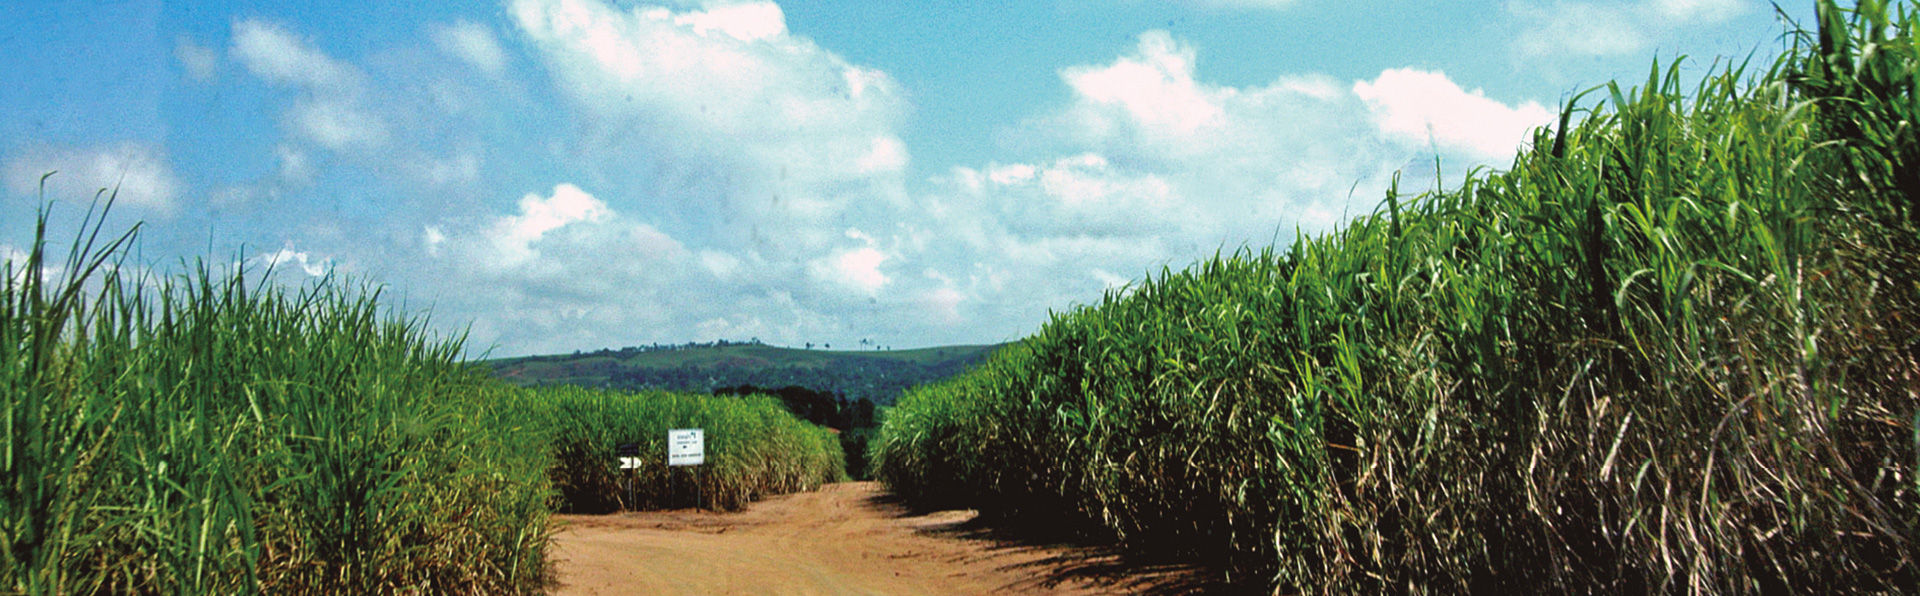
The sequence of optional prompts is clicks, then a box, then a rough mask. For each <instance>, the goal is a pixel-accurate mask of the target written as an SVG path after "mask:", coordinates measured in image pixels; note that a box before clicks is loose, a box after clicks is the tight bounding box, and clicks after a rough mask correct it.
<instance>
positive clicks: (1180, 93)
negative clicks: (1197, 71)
mask: <svg viewBox="0 0 1920 596" xmlns="http://www.w3.org/2000/svg"><path fill="white" fill-rule="evenodd" d="M1193 60H1194V52H1193V49H1192V48H1187V47H1183V46H1180V45H1178V44H1176V43H1174V41H1173V36H1171V35H1168V34H1167V33H1166V32H1164V31H1150V32H1148V33H1146V34H1144V35H1141V36H1140V48H1139V54H1138V55H1136V56H1130V57H1125V58H1121V59H1120V60H1119V61H1117V62H1115V63H1113V64H1111V65H1108V66H1104V67H1098V68H1089V67H1079V68H1071V69H1067V70H1066V72H1065V73H1063V74H1062V75H1061V76H1062V78H1065V79H1066V81H1067V84H1068V85H1069V86H1071V87H1073V90H1074V92H1075V93H1076V94H1077V95H1078V96H1079V97H1080V98H1081V99H1082V100H1084V101H1090V102H1093V103H1096V104H1104V105H1117V106H1120V107H1122V108H1124V109H1125V110H1126V112H1127V114H1128V115H1129V116H1131V117H1132V119H1133V120H1134V121H1136V122H1137V123H1139V124H1140V125H1142V126H1143V127H1145V128H1147V129H1149V130H1153V131H1156V132H1159V133H1162V134H1169V135H1190V134H1193V133H1194V132H1195V131H1197V130H1199V129H1200V128H1201V127H1203V126H1208V125H1216V126H1217V125H1219V124H1220V118H1221V116H1222V112H1221V107H1220V106H1219V105H1218V104H1217V103H1216V98H1210V97H1207V96H1206V94H1204V93H1203V92H1202V91H1201V90H1200V88H1199V86H1198V85H1196V84H1195V82H1194V80H1193Z"/></svg>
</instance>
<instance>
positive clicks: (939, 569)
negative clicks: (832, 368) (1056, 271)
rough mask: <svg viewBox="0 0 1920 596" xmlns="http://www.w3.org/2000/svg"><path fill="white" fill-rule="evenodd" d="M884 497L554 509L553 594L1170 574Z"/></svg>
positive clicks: (892, 590) (835, 489)
mask: <svg viewBox="0 0 1920 596" xmlns="http://www.w3.org/2000/svg"><path fill="white" fill-rule="evenodd" d="M882 497H883V495H882V493H881V489H880V488H879V487H878V485H876V484H874V483H871V482H850V483H842V484H833V485H828V486H826V487H824V488H822V489H821V490H819V491H818V492H811V493H802V494H795V495H786V496H781V497H775V498H772V499H768V500H766V501H762V502H759V503H755V504H754V505H753V506H752V507H750V508H749V509H748V510H747V511H744V512H740V513H712V512H704V511H661V512H644V513H623V514H615V515H604V516H560V520H561V523H562V529H561V531H560V532H559V534H557V535H556V536H555V537H554V542H555V548H554V555H553V558H554V563H555V567H556V568H557V571H558V576H559V577H558V580H559V582H560V585H559V587H558V588H557V589H556V590H555V591H554V593H555V594H558V595H560V596H625V595H640V594H647V595H653V594H662V595H665V594H700V595H720V594H742V595H747V594H751V595H755V596H758V595H770V594H779V595H788V594H790V595H802V594H808V595H810V594H886V595H910V594H1057V595H1069V594H1075V595H1077V594H1113V593H1129V592H1134V591H1142V590H1144V591H1154V592H1161V591H1167V590H1168V589H1169V588H1170V586H1167V585H1165V582H1164V581H1163V580H1165V579H1166V578H1168V577H1173V576H1174V575H1176V574H1177V571H1169V570H1161V571H1158V572H1154V573H1138V572H1128V573H1125V574H1121V575H1117V574H1115V573H1113V572H1112V571H1111V570H1112V569H1117V568H1120V567H1121V566H1120V565H1119V564H1118V563H1117V558H1116V557H1114V556H1111V555H1105V554H1101V553H1099V552H1096V551H1094V550H1092V549H1089V548H1087V547H1069V546H1052V545H1048V546H1035V545H1031V544H1022V543H1014V542H1008V541H1004V540H997V539H991V538H982V537H979V533H978V532H969V531H967V529H966V527H965V524H966V522H968V521H970V520H972V518H973V516H974V514H973V513H972V512H968V511H943V512H937V513H932V514H925V515H917V514H913V513H910V512H907V511H906V510H905V509H903V508H901V507H899V506H898V505H894V504H892V503H891V502H889V501H887V500H886V499H884V498H882ZM1156 574H1157V575H1156ZM1156 587H1157V588H1158V589H1156ZM1176 589H1177V588H1176Z"/></svg>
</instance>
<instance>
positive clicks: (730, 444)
mask: <svg viewBox="0 0 1920 596" xmlns="http://www.w3.org/2000/svg"><path fill="white" fill-rule="evenodd" d="M522 395H523V396H525V400H526V401H525V402H523V403H522V404H520V405H519V406H518V407H517V409H519V410H520V411H521V412H523V413H525V414H526V415H530V416H533V417H539V418H543V419H544V422H543V423H544V424H547V425H549V427H550V428H549V430H547V431H545V432H544V434H546V435H547V436H550V437H551V441H552V443H551V450H552V453H553V454H554V458H555V462H554V467H553V468H552V471H551V476H552V478H553V481H554V486H555V488H556V489H558V490H559V492H560V495H561V497H562V500H563V505H562V507H563V508H564V509H567V510H572V511H587V512H605V511H613V510H619V509H628V510H635V509H661V508H673V507H686V506H696V505H697V506H699V507H704V508H708V509H721V510H737V509H740V508H742V507H745V506H746V505H747V503H750V502H752V501H753V500H755V499H758V498H760V497H763V496H767V495H774V494H781V493H788V492H794V491H802V490H812V489H814V488H817V487H819V485H820V484H822V483H826V482H834V481H837V480H842V479H845V477H846V469H845V465H846V464H845V460H844V459H843V457H842V455H841V450H840V444H839V441H838V440H837V439H836V438H834V436H833V433H831V432H829V431H828V430H827V429H825V428H822V427H818V426H814V425H811V424H807V423H806V422H803V421H801V420H800V419H798V418H795V417H794V416H793V415H792V414H790V413H788V412H787V410H786V409H785V408H784V407H782V406H781V405H780V402H779V401H777V400H775V399H773V398H771V397H767V396H764V395H756V396H751V397H710V396H702V395H686V394H675V393H667V392H664V391H652V392H644V393H626V392H616V391H605V390H595V389H581V388H577V387H565V386H561V387H546V388H540V389H535V390H529V391H526V392H524V393H523V394H522ZM674 428H701V429H705V431H706V432H705V436H706V452H705V454H706V463H705V464H702V465H701V466H700V467H699V469H697V470H696V469H689V468H678V469H675V468H669V467H667V465H666V453H667V447H666V436H667V430H668V429H674ZM623 444H633V445H635V446H636V447H637V448H638V451H637V453H638V456H639V457H640V458H641V460H642V461H643V462H644V464H645V465H644V466H642V467H640V468H637V469H633V470H622V469H620V468H619V460H618V458H617V454H616V450H617V449H618V448H619V446H621V445H623ZM629 489H631V494H629ZM696 498H697V499H698V500H697V501H696Z"/></svg>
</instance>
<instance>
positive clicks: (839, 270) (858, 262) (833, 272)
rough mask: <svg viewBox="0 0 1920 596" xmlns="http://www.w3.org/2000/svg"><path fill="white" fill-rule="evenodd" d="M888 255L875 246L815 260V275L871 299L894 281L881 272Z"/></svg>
mask: <svg viewBox="0 0 1920 596" xmlns="http://www.w3.org/2000/svg"><path fill="white" fill-rule="evenodd" d="M886 260H887V255H886V253H883V252H880V250H879V249H877V248H874V247H871V246H863V247H860V248H853V249H847V250H843V251H840V252H837V253H834V254H833V255H832V256H829V257H826V258H823V259H820V260H818V261H815V262H814V264H813V273H814V275H815V276H818V277H819V278H820V279H822V280H824V281H827V282H830V283H835V284H840V285H844V286H846V287H849V288H852V289H854V290H858V291H860V292H863V293H865V294H867V295H869V296H873V295H877V294H879V293H880V289H881V288H883V287H886V285H887V282H889V281H892V280H891V278H888V277H887V274H886V273H883V272H881V271H880V264H881V263H884V262H886Z"/></svg>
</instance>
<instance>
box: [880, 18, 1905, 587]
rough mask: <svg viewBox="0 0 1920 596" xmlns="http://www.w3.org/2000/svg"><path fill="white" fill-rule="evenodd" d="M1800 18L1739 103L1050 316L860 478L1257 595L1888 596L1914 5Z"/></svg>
mask: <svg viewBox="0 0 1920 596" xmlns="http://www.w3.org/2000/svg"><path fill="white" fill-rule="evenodd" d="M1818 7H1819V10H1818V14H1819V15H1820V22H1819V23H1818V30H1817V31H1815V32H1801V33H1798V34H1796V36H1795V38H1794V39H1795V40H1797V41H1796V43H1795V44H1794V46H1793V48H1792V49H1790V50H1789V51H1788V52H1787V53H1786V54H1785V55H1783V56H1781V57H1780V58H1779V59H1778V60H1777V61H1775V62H1773V63H1772V64H1771V65H1767V66H1766V67H1765V70H1764V71H1758V70H1754V69H1753V67H1752V65H1751V63H1742V64H1733V65H1721V66H1716V67H1715V69H1714V72H1715V73H1716V74H1714V75H1712V76H1709V77H1707V78H1706V79H1705V80H1703V81H1702V82H1700V83H1699V84H1698V85H1697V86H1693V87H1691V88H1683V86H1682V83H1681V81H1682V77H1681V76H1680V74H1679V73H1680V69H1679V67H1678V64H1673V65H1669V66H1668V67H1666V68H1660V67H1656V68H1655V69H1654V70H1653V72H1652V73H1651V75H1650V76H1649V78H1648V79H1647V81H1646V82H1645V83H1644V85H1642V86H1639V87H1624V86H1622V85H1618V84H1611V85H1608V86H1605V87H1602V88H1599V89H1597V90H1596V92H1597V95H1596V94H1594V93H1590V94H1588V95H1587V96H1583V98H1581V99H1578V100H1576V101H1574V102H1570V103H1569V104H1568V106H1567V107H1566V109H1565V111H1564V113H1563V116H1562V118H1561V121H1560V125H1559V126H1557V127H1554V128H1553V129H1543V130H1541V131H1539V132H1538V133H1536V135H1535V137H1534V139H1533V143H1532V144H1531V146H1530V147H1529V148H1528V149H1527V150H1526V151H1525V152H1524V153H1522V154H1521V155H1520V156H1519V157H1518V158H1517V159H1516V160H1515V161H1514V163H1513V165H1512V167H1511V168H1509V169H1508V170H1506V171H1503V172H1477V173H1475V174H1474V175H1472V176H1469V177H1468V178H1467V179H1466V180H1465V181H1464V182H1463V183H1462V184H1461V186H1460V187H1459V188H1457V189H1453V190H1448V191H1444V192H1432V193H1428V194H1424V195H1421V196H1418V197H1403V196H1400V195H1399V194H1398V193H1397V191H1396V192H1395V193H1393V194H1390V195H1389V196H1388V199H1387V201H1385V203H1384V205H1383V206H1382V208H1381V209H1380V210H1379V211H1378V212H1376V213H1374V214H1372V215H1369V216H1366V217H1361V218H1358V219H1356V220H1354V221H1353V222H1351V223H1350V224H1348V225H1347V226H1345V227H1344V228H1342V229H1340V230H1338V231H1336V232H1334V233H1331V234H1328V235H1326V236H1322V237H1314V238H1304V237H1303V238H1300V239H1297V240H1296V241H1295V242H1294V243H1293V244H1292V245H1291V246H1289V247H1287V248H1286V249H1285V250H1273V249H1268V250H1260V251H1250V250H1243V251H1239V252H1236V253H1233V254H1222V255H1219V256H1216V257H1215V258H1213V259H1209V260H1207V261H1203V262H1201V263H1199V264H1196V265H1195V266H1193V267H1191V268H1189V269H1186V270H1183V271H1170V270H1169V271H1163V272H1162V273H1161V274H1160V275H1158V276H1154V277H1152V278H1150V279H1148V280H1146V281H1144V282H1142V283H1140V284H1138V285H1136V286H1133V287H1131V288H1128V289H1126V290H1123V291H1119V292H1113V293H1110V294H1109V295H1107V296H1106V297H1105V298H1104V299H1103V300H1102V301H1101V302H1100V303H1099V304H1096V305H1091V306H1088V307H1084V308H1078V309H1075V310H1073V311H1070V312H1066V313H1059V314H1056V315H1055V316H1054V317H1053V320H1052V321H1051V322H1050V323H1048V324H1047V325H1046V326H1045V327H1043V328H1042V329H1041V330H1040V331H1039V332H1038V333H1037V334H1035V335H1034V336H1032V337H1030V338H1028V339H1027V340H1025V341H1024V342H1022V343H1020V344H1018V345H1015V346H1012V347H1009V348H1007V349H1005V350H1003V351H1002V352H1000V353H998V354H996V355H995V357H993V358H992V359H990V361H989V362H987V363H986V364H985V365H983V366H982V367H981V368H980V369H978V370H975V371H973V372H971V373H968V374H966V375H963V376H961V377H958V378H956V379H954V380H953V381H950V382H948V383H945V384H941V385H937V386H932V387H926V388H922V389H920V390H917V391H915V392H912V393H910V394H909V395H907V396H906V397H904V398H903V399H902V401H901V404H900V406H899V407H897V408H895V409H894V410H893V411H892V413H891V414H890V416H889V417H888V420H887V424H886V426H885V427H884V428H883V430H882V436H881V439H880V441H879V443H878V444H877V445H876V447H875V453H874V458H875V469H876V471H877V475H878V477H879V478H881V479H882V480H883V481H884V482H886V483H887V484H888V485H889V486H890V487H891V488H893V489H894V490H896V491H898V492H901V493H903V494H905V495H907V496H909V497H911V498H917V499H923V500H935V501H945V502H948V503H957V504H968V505H973V506H978V507H981V508H983V509H992V510H999V511H1005V512H1010V513H1015V514H1019V513H1028V514H1037V515H1048V516H1060V515H1061V514H1063V513H1064V514H1067V515H1069V516H1072V517H1076V518H1079V519H1084V520H1088V521H1090V522H1092V523H1096V524H1098V525H1100V526H1103V527H1104V528H1106V529H1107V530H1108V531H1110V532H1112V533H1113V534H1115V535H1117V536H1119V537H1121V538H1122V539H1124V540H1126V541H1127V542H1129V543H1132V544H1135V545H1138V546H1141V547H1142V548H1146V549H1150V550H1158V551H1161V552H1164V553H1172V554H1176V555H1180V556H1186V557H1194V558H1207V559H1212V560H1216V561H1222V562H1224V564H1225V566H1226V568H1227V569H1228V570H1229V571H1230V572H1231V573H1233V574H1236V576H1237V577H1238V578H1239V579H1241V580H1245V581H1252V582H1270V584H1271V587H1272V588H1273V589H1274V590H1275V591H1276V592H1280V593H1300V592H1319V593H1378V592H1389V591H1390V592H1420V593H1428V592H1441V593H1447V592H1478V593H1508V592H1511V593H1538V592H1548V593H1565V592H1599V593H1655V592H1657V593H1751V592H1766V593H1794V592H1823V593H1826V592H1901V591H1909V590H1912V589H1913V587H1914V586H1916V585H1920V567H1917V566H1916V565H1920V560H1917V559H1916V556H1917V555H1920V550H1916V546H1915V545H1914V543H1913V541H1914V540H1915V538H1916V537H1917V536H1920V480H1917V479H1916V476H1915V474H1916V472H1920V419H1917V417H1920V320H1916V319H1915V318H1914V316H1913V315H1912V314H1911V313H1914V312H1920V310H1916V309H1915V306H1916V302H1917V300H1916V299H1917V298H1920V266H1916V263H1915V260H1914V259H1915V257H1914V255H1916V254H1920V250H1916V249H1920V246H1916V243H1920V226H1917V225H1916V222H1915V219H1914V218H1915V213H1914V211H1915V208H1916V207H1920V185H1916V184H1915V175H1916V172H1920V169H1917V168H1920V163H1916V157H1917V156H1920V142H1916V139H1915V134H1916V133H1915V131H1914V124H1913V122H1914V121H1915V120H1914V116H1915V115H1916V112H1920V109H1916V107H1917V106H1920V96H1916V95H1915V93H1914V88H1915V84H1916V75H1915V73H1916V69H1920V46H1917V45H1916V44H1917V43H1920V41H1916V39H1917V38H1916V37H1915V35H1914V28H1915V24H1916V20H1915V14H1914V12H1915V9H1914V5H1913V4H1911V3H1908V4H1902V5H1897V6H1888V5H1887V4H1885V3H1882V2H1871V1H1868V2H1861V3H1859V4H1858V6H1857V7H1854V8H1840V7H1837V6H1836V5H1835V4H1833V3H1832V2H1827V1H1822V2H1820V3H1819V4H1818ZM1586 97H1597V99H1593V100H1588V99H1586ZM1588 101H1592V102H1593V105H1590V106H1586V107H1583V105H1585V104H1586V102H1588Z"/></svg>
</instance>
